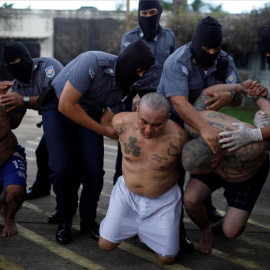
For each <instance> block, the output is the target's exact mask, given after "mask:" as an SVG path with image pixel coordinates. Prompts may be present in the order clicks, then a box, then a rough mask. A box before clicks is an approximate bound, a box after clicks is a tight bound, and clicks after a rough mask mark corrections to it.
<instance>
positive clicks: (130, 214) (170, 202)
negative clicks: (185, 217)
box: [100, 176, 182, 257]
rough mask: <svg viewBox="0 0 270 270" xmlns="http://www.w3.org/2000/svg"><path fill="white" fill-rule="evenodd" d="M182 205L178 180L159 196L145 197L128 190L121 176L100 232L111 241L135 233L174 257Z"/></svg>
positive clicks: (152, 246)
mask: <svg viewBox="0 0 270 270" xmlns="http://www.w3.org/2000/svg"><path fill="white" fill-rule="evenodd" d="M181 208H182V200H181V191H180V188H179V186H178V185H177V184H176V185H175V186H174V187H172V188H171V189H170V190H168V191H167V192H166V193H164V194H162V195H161V196H160V197H158V198H155V199H148V198H145V197H142V196H139V195H135V194H134V193H132V192H130V191H129V190H128V189H127V187H126V184H125V181H124V178H123V176H120V177H119V178H118V180H117V182H116V184H115V186H114V188H113V190H112V194H111V197H110V204H109V208H108V211H107V215H106V217H105V218H104V219H103V221H102V222H101V224H100V235H101V236H102V237H103V238H104V239H106V240H108V241H110V242H112V243H120V242H122V241H123V240H125V239H127V238H130V237H133V236H135V235H138V236H139V238H140V240H141V241H142V242H143V243H145V244H146V245H147V246H148V247H149V248H151V249H152V250H153V251H155V252H156V253H158V254H160V255H162V256H166V257H175V256H177V254H178V252H179V228H180V215H181Z"/></svg>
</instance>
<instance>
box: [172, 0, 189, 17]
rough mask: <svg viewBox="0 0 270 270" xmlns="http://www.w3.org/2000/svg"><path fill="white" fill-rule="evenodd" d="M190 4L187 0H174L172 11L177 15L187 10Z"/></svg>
mask: <svg viewBox="0 0 270 270" xmlns="http://www.w3.org/2000/svg"><path fill="white" fill-rule="evenodd" d="M187 10H188V4H187V0H173V3H172V13H173V15H175V16H177V15H179V13H182V12H187Z"/></svg>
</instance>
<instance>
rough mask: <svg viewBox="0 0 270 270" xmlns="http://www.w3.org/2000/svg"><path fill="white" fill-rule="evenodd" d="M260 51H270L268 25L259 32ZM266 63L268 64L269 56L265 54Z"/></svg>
mask: <svg viewBox="0 0 270 270" xmlns="http://www.w3.org/2000/svg"><path fill="white" fill-rule="evenodd" d="M261 42H262V51H263V53H265V54H267V53H270V25H269V26H267V27H266V28H264V29H263V31H262V33H261ZM266 63H268V64H269V65H270V56H266Z"/></svg>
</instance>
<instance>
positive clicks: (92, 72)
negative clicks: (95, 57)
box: [89, 67, 95, 79]
mask: <svg viewBox="0 0 270 270" xmlns="http://www.w3.org/2000/svg"><path fill="white" fill-rule="evenodd" d="M89 75H90V77H91V79H94V78H95V71H94V69H93V68H91V67H90V68H89Z"/></svg>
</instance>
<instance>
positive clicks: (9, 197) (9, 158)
mask: <svg viewBox="0 0 270 270" xmlns="http://www.w3.org/2000/svg"><path fill="white" fill-rule="evenodd" d="M7 90H8V87H2V86H1V87H0V94H4V93H6V91H7ZM18 119H19V120H18ZM20 120H21V119H20V118H17V117H16V115H15V114H13V113H12V112H6V108H5V107H4V106H0V179H1V180H0V189H1V190H2V194H1V196H0V205H1V210H2V211H3V213H4V215H5V225H4V229H3V232H2V236H3V237H7V236H13V235H15V234H17V233H18V231H17V226H16V223H15V215H16V213H17V211H18V210H19V208H20V207H21V205H22V203H23V200H24V197H25V188H26V159H25V152H24V148H23V147H21V146H20V145H18V141H17V138H16V136H15V135H14V133H13V132H12V131H11V129H13V128H16V127H17V126H18V125H19V123H20Z"/></svg>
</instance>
